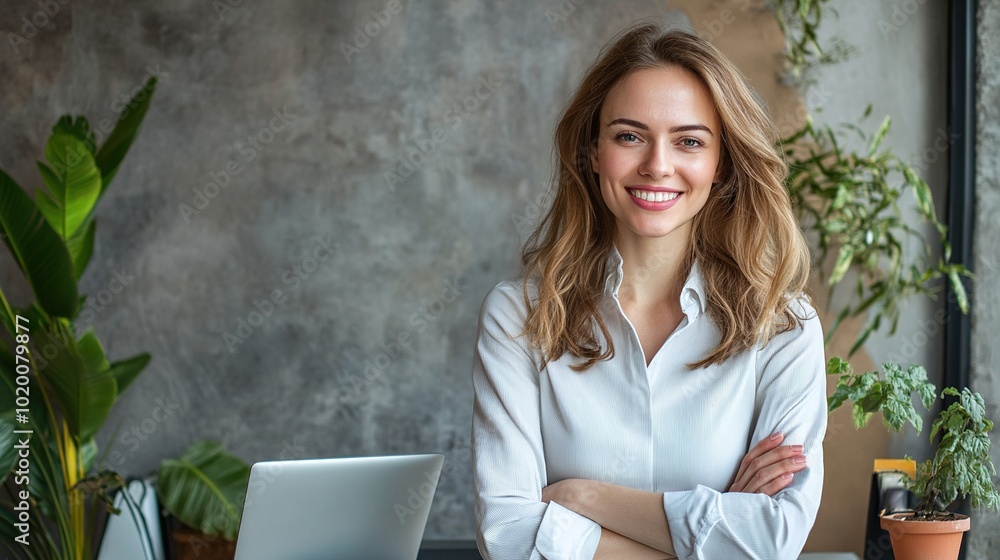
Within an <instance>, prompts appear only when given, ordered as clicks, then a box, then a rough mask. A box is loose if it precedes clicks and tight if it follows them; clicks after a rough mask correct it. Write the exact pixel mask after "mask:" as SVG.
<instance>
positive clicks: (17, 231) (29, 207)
mask: <svg viewBox="0 0 1000 560" xmlns="http://www.w3.org/2000/svg"><path fill="white" fill-rule="evenodd" d="M0 234H2V235H0V237H2V238H3V242H4V244H5V245H7V249H9V250H10V252H11V254H12V255H13V256H14V260H16V261H17V264H18V265H19V266H20V267H21V272H23V273H24V275H25V277H27V279H28V283H29V284H31V289H32V291H33V292H34V293H35V297H36V298H38V304H39V305H41V307H42V309H44V310H45V311H47V312H48V313H49V314H50V315H56V316H59V317H73V316H74V315H75V314H76V309H77V291H76V282H75V281H74V276H73V262H72V260H71V259H70V256H69V252H68V251H67V250H66V245H65V244H64V243H63V241H62V239H60V237H59V234H58V233H56V231H55V230H54V229H52V226H50V225H49V224H48V222H46V221H45V218H44V217H43V216H42V214H41V212H40V211H39V210H38V207H36V206H35V205H34V203H32V202H31V199H30V198H28V195H26V194H25V193H24V191H22V190H21V187H20V186H18V185H17V183H15V182H14V180H13V179H11V178H10V176H9V175H7V174H6V173H4V172H3V171H2V170H0Z"/></svg>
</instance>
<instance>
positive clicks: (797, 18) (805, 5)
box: [772, 0, 971, 355]
mask: <svg viewBox="0 0 1000 560" xmlns="http://www.w3.org/2000/svg"><path fill="white" fill-rule="evenodd" d="M828 2H829V0H773V3H772V6H773V8H774V11H775V16H776V18H777V20H778V24H779V26H780V27H781V29H782V31H783V33H784V34H785V63H786V71H787V72H786V74H788V75H790V76H791V77H792V78H793V81H794V82H796V83H798V84H799V85H801V86H804V87H805V86H808V84H807V83H806V82H808V80H804V79H803V76H804V74H805V73H807V72H808V70H810V69H812V68H815V67H818V66H820V65H824V64H830V63H833V62H836V61H839V60H841V59H843V58H845V57H846V56H848V55H849V54H850V53H851V52H852V51H853V48H851V47H849V46H847V45H845V44H843V43H842V42H840V41H837V40H833V46H832V47H829V48H825V47H824V46H823V45H822V44H821V42H820V40H819V38H818V37H819V33H818V29H819V26H820V23H821V21H822V19H823V15H824V14H825V13H826V10H829V9H830V8H829V7H828V6H826V5H827V3H828ZM871 110H872V108H871V106H870V105H869V106H868V108H867V109H866V110H865V111H864V114H863V117H862V120H863V119H866V118H868V117H869V116H870V114H871ZM891 123H892V119H891V118H890V117H889V116H886V117H885V118H884V119H883V120H882V122H881V124H880V125H879V126H878V127H877V128H876V129H875V130H874V132H871V133H868V132H866V131H865V130H864V129H862V128H861V127H860V126H858V125H853V124H847V125H844V126H843V127H840V128H838V129H834V128H833V127H830V126H817V125H815V124H814V123H813V119H812V117H811V116H807V117H806V123H805V125H804V126H803V127H802V128H801V129H799V130H797V131H795V132H793V133H792V134H791V135H789V136H788V137H786V138H783V139H781V140H780V142H779V147H780V149H781V150H782V151H783V152H784V154H785V159H786V161H787V162H788V167H789V173H788V177H787V180H786V187H787V189H788V192H789V195H790V197H791V199H792V205H793V207H794V208H795V211H796V212H797V214H798V215H799V218H800V221H801V223H802V227H803V230H804V231H805V232H806V234H807V236H809V238H810V239H811V240H813V241H814V257H815V264H814V266H815V268H816V269H817V270H819V271H820V272H821V274H822V275H823V276H824V277H825V278H826V279H827V284H828V286H829V290H830V294H829V296H830V297H829V298H828V301H830V302H832V301H834V298H833V292H834V289H835V288H836V287H837V286H838V285H839V284H840V283H841V282H842V281H843V280H844V279H846V278H850V277H852V276H853V278H854V279H855V286H854V293H853V296H854V297H853V298H850V299H849V300H848V302H847V303H846V304H844V306H843V307H842V308H841V309H840V310H839V311H838V312H837V318H836V319H835V321H834V323H833V324H832V325H831V327H830V328H829V329H827V341H828V342H829V340H830V339H832V337H833V335H834V334H835V333H836V331H837V329H838V327H839V326H840V325H841V323H842V322H843V321H844V320H845V319H847V318H849V317H859V316H867V323H866V324H865V326H864V327H863V328H862V330H861V331H860V333H859V334H858V336H857V338H856V339H855V340H854V343H853V345H852V346H851V349H850V351H849V352H848V354H849V355H853V354H854V353H855V352H856V351H857V350H858V349H859V348H861V346H862V345H864V343H865V341H866V340H868V338H869V337H870V336H871V334H872V333H873V332H875V331H877V330H878V329H879V328H881V327H882V326H883V324H889V325H890V329H889V334H894V333H895V331H896V327H897V325H898V322H899V310H900V303H901V302H902V301H903V300H904V299H905V298H907V297H909V296H911V295H914V294H925V295H930V296H933V295H935V294H936V292H937V290H938V285H939V283H940V281H941V280H945V281H946V282H947V284H948V286H949V288H950V289H951V291H952V293H953V294H954V296H955V301H956V303H957V305H958V307H959V308H960V309H961V310H962V312H963V313H968V309H969V304H968V298H967V296H966V293H965V287H964V285H963V283H962V277H963V276H966V277H968V276H971V273H970V272H969V270H968V269H967V268H966V267H965V266H964V265H962V264H960V263H952V262H951V247H950V246H949V244H948V241H947V228H946V226H945V225H944V224H942V223H941V222H940V221H938V219H937V216H936V214H935V210H934V201H933V199H932V196H931V190H930V187H929V186H928V185H927V183H926V181H924V180H923V179H922V178H921V177H920V174H919V173H918V172H917V170H916V169H915V168H914V167H913V166H912V165H910V164H908V163H906V162H905V161H904V160H903V159H902V158H900V157H899V156H897V155H896V154H894V153H892V152H891V151H889V150H886V149H884V148H883V147H882V143H883V140H884V139H885V138H886V135H887V134H888V132H889V128H890V126H891ZM852 136H856V137H852ZM858 144H860V145H861V146H862V148H860V149H852V148H849V147H848V146H854V145H858ZM910 196H912V197H913V200H914V201H915V203H916V208H917V211H918V214H919V217H920V219H921V220H922V221H921V222H919V223H916V224H913V223H910V222H911V221H912V219H908V216H907V215H906V214H904V213H903V211H902V209H901V207H900V204H901V203H902V202H905V201H906V200H907V198H908V197H910ZM929 229H933V230H934V233H933V234H932V235H936V236H937V238H936V239H932V238H930V237H928V236H927V235H926V234H925V230H929ZM908 243H917V244H918V245H919V249H920V250H919V251H917V256H916V257H907V255H908V254H912V252H910V251H907V244H908ZM938 249H940V256H935V255H936V254H937V252H938V251H937V250H938ZM831 254H835V255H836V259H835V260H833V262H832V264H831V260H830V259H828V256H830V255H831ZM849 272H853V273H854V274H853V275H851V274H849Z"/></svg>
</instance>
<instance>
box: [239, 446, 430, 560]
mask: <svg viewBox="0 0 1000 560" xmlns="http://www.w3.org/2000/svg"><path fill="white" fill-rule="evenodd" d="M443 464H444V455H441V454H440V453H434V454H428V455H395V456H386V457H350V458H344V459H305V460H296V461H264V462H260V463H255V464H254V465H253V467H251V469H250V481H249V484H248V486H247V495H246V500H245V503H244V506H243V517H242V520H241V521H240V532H239V536H238V537H237V540H236V560H415V559H416V557H417V552H418V551H419V549H420V540H421V538H422V537H423V534H424V526H425V525H426V524H427V516H428V514H429V513H430V509H431V501H432V500H433V499H434V491H435V490H436V489H437V483H438V477H439V476H440V474H441V466H442V465H443Z"/></svg>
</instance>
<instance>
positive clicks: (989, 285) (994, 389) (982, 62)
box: [968, 0, 1000, 560]
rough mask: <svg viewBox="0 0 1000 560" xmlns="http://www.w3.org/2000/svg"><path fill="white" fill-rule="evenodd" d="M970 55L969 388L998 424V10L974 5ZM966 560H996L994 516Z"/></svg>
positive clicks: (976, 533) (998, 517)
mask: <svg viewBox="0 0 1000 560" xmlns="http://www.w3.org/2000/svg"><path fill="white" fill-rule="evenodd" d="M977 22H978V29H977V32H976V35H977V38H978V40H977V45H976V50H977V51H978V52H977V53H976V76H977V79H976V81H977V84H976V182H975V188H976V202H975V203H976V217H975V220H976V222H975V232H974V236H973V252H974V255H975V261H974V266H975V272H976V276H977V278H976V281H975V282H974V283H973V289H974V293H973V299H972V360H971V362H972V379H971V383H972V388H973V389H975V390H976V391H979V392H980V393H982V394H983V398H984V399H985V400H986V412H987V415H988V416H989V417H990V418H992V419H993V420H994V421H1000V350H998V349H997V340H998V336H997V333H998V332H1000V311H998V310H1000V252H998V250H997V247H998V246H1000V224H998V223H997V219H996V216H997V214H998V213H1000V156H998V155H997V154H1000V6H998V5H997V3H996V2H993V1H991V0H980V2H979V12H978V14H977ZM990 439H991V440H992V441H993V445H992V447H991V449H990V455H991V457H992V459H993V463H994V464H996V465H1000V433H998V432H997V431H996V430H994V432H993V433H992V434H991V437H990ZM971 535H972V537H971V539H970V542H969V556H968V558H969V560H986V559H987V558H994V557H996V551H997V548H998V547H1000V514H998V513H996V512H989V513H987V512H985V511H977V512H974V515H973V518H972V533H971Z"/></svg>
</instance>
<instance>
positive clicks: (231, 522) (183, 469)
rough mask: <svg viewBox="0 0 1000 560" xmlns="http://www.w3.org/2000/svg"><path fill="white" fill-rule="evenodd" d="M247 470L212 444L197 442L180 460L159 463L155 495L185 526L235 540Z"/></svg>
mask: <svg viewBox="0 0 1000 560" xmlns="http://www.w3.org/2000/svg"><path fill="white" fill-rule="evenodd" d="M249 478H250V466H249V465H247V464H246V463H245V462H244V461H243V460H242V459H240V458H238V457H235V456H233V455H231V454H230V453H229V452H227V451H226V450H225V449H223V447H222V446H221V445H220V444H218V443H215V442H211V441H200V442H198V443H196V444H194V445H192V446H191V447H190V448H188V450H187V451H185V452H184V454H183V455H181V457H180V458H179V459H171V460H165V461H163V462H162V463H160V470H159V472H158V473H157V477H156V493H157V494H158V495H159V497H160V502H161V503H162V504H163V507H165V508H166V509H167V511H169V512H170V513H171V514H173V515H174V517H176V518H177V519H180V520H181V521H182V522H183V523H184V524H186V525H188V526H190V527H192V528H194V529H197V530H199V531H201V532H202V533H205V534H206V535H222V536H223V537H224V538H226V539H228V540H231V541H232V540H236V533H237V532H238V530H239V526H240V514H241V512H242V511H243V496H244V494H245V493H246V489H247V480H248V479H249Z"/></svg>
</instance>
